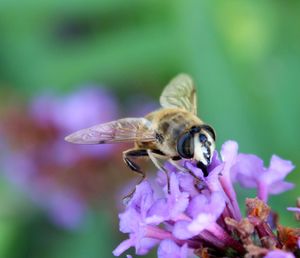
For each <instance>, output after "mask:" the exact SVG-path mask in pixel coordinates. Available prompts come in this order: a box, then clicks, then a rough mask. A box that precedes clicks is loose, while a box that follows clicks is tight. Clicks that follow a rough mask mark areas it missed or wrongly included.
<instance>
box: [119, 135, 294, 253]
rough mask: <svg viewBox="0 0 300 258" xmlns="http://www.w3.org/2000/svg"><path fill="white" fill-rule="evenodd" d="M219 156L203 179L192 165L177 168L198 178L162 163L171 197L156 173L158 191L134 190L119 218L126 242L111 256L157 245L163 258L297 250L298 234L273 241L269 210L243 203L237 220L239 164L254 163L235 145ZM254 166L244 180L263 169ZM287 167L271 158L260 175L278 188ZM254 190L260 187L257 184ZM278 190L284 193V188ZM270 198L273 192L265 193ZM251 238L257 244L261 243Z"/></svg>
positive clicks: (288, 232) (284, 233)
mask: <svg viewBox="0 0 300 258" xmlns="http://www.w3.org/2000/svg"><path fill="white" fill-rule="evenodd" d="M221 156H222V160H220V159H219V156H218V153H217V152H216V153H215V155H214V158H213V162H212V164H211V165H210V166H209V167H208V168H207V169H208V172H209V174H208V176H207V177H204V176H203V172H202V171H201V169H199V168H197V167H196V165H195V164H194V162H193V161H185V162H182V163H181V165H183V166H184V167H185V168H186V169H189V170H190V171H191V172H192V173H193V174H194V175H195V176H197V177H198V178H199V179H196V178H195V177H194V176H192V175H191V174H190V173H187V172H186V171H184V170H179V169H178V168H176V167H175V166H173V165H172V164H169V163H166V164H165V169H166V170H167V171H168V172H169V178H170V193H168V191H167V180H166V176H165V174H164V173H162V172H161V171H159V172H158V174H157V178H156V180H155V182H156V183H157V184H158V185H159V186H160V187H161V188H162V189H163V191H155V192H154V190H153V189H156V188H155V187H154V188H152V186H151V184H150V183H149V182H148V181H144V182H142V183H141V184H140V185H138V186H137V187H136V191H135V193H134V195H133V197H132V199H131V200H130V202H129V203H128V204H127V205H126V209H125V211H124V212H123V213H121V214H120V215H119V217H120V231H121V232H123V233H129V239H128V240H125V241H123V242H122V243H121V244H120V245H119V246H118V247H117V248H116V249H115V250H114V252H113V253H114V255H116V256H119V255H121V254H122V253H123V252H124V251H126V250H127V249H128V248H130V247H135V250H136V254H139V255H144V254H146V253H148V252H149V251H150V249H152V248H153V247H154V246H155V245H159V247H158V257H162V258H165V257H191V256H193V255H198V256H201V257H202V256H203V257H209V255H213V256H215V257H223V256H224V255H227V256H229V257H244V255H246V254H249V255H250V256H249V257H251V255H254V254H255V253H260V254H262V255H265V254H266V253H267V252H268V251H269V250H273V249H274V248H275V247H276V248H278V249H279V248H282V247H283V246H284V248H285V250H287V251H289V250H290V251H291V252H293V251H294V250H295V249H297V248H298V247H296V245H297V244H296V243H295V237H297V234H298V231H297V230H292V229H290V228H284V227H280V228H278V231H279V232H280V237H279V238H276V236H275V235H274V234H273V232H272V229H271V228H270V226H269V225H268V223H267V219H268V217H269V214H270V209H269V207H268V206H267V205H266V204H265V203H264V202H263V201H261V200H259V199H247V201H246V205H247V213H248V214H247V217H246V218H242V216H241V213H240V207H239V205H238V202H237V198H236V192H235V190H234V187H233V183H234V182H235V181H239V180H240V179H239V176H240V174H242V171H243V169H244V167H243V165H244V164H245V166H246V168H248V163H247V162H253V159H252V157H253V156H252V155H246V154H238V145H237V143H236V142H233V141H228V142H226V143H224V145H223V147H222V151H221ZM241 157H242V158H241ZM247 158H249V159H247ZM253 166H254V167H253V170H252V174H254V175H252V174H249V176H251V175H252V176H253V177H255V176H256V177H257V175H256V174H257V173H259V172H261V169H262V164H261V163H259V162H257V161H255V162H254V164H253ZM292 168H293V166H292V165H291V163H290V162H288V161H283V160H281V159H280V158H278V157H274V156H273V158H272V161H271V165H270V167H269V168H268V169H266V171H264V173H268V177H267V179H266V184H267V185H270V186H272V185H273V184H274V183H275V182H276V183H279V184H280V183H281V180H282V179H283V178H284V176H285V175H286V174H287V173H289V172H290V170H291V169H292ZM247 172H248V171H247ZM249 173H250V172H249ZM269 174H276V175H272V176H271V175H269ZM278 174H280V176H278ZM260 176H261V175H260ZM252 180H253V181H254V179H252ZM241 182H243V180H242V181H241ZM253 186H254V187H259V186H258V185H257V184H254V185H253ZM283 190H287V188H285V187H283V188H282V189H281V191H283ZM270 193H274V191H273V190H270ZM253 239H259V243H260V244H259V243H256V242H253ZM283 239H284V240H283ZM291 240H292V241H291ZM272 248H273V249H272ZM271 253H272V252H270V253H269V254H271ZM269 254H268V255H269ZM274 254H278V255H279V254H280V252H279V251H278V252H277V253H276V252H275V253H274ZM284 254H288V253H284ZM268 257H271V256H268ZM278 257H279V256H278ZM287 257H289V256H287ZM290 257H292V256H290Z"/></svg>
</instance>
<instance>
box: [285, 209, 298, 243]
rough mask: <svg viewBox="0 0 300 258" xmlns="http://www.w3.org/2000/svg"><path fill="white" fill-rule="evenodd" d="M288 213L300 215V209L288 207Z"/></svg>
mask: <svg viewBox="0 0 300 258" xmlns="http://www.w3.org/2000/svg"><path fill="white" fill-rule="evenodd" d="M287 210H288V211H291V212H297V213H300V208H297V207H288V208H287ZM299 240H300V239H299Z"/></svg>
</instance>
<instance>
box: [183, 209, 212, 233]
mask: <svg viewBox="0 0 300 258" xmlns="http://www.w3.org/2000/svg"><path fill="white" fill-rule="evenodd" d="M215 221H216V216H214V215H213V214H210V213H200V214H199V215H198V216H197V217H196V218H195V219H194V220H193V221H192V222H191V223H190V224H189V225H188V227H187V229H188V231H189V232H191V233H192V234H193V235H198V234H199V233H200V232H201V231H203V230H204V229H206V228H208V227H209V226H210V225H212V224H213V223H214V222H215Z"/></svg>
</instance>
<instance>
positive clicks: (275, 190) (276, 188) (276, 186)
mask: <svg viewBox="0 0 300 258" xmlns="http://www.w3.org/2000/svg"><path fill="white" fill-rule="evenodd" d="M294 187H295V185H294V184H293V183H289V182H275V183H273V184H271V185H270V187H269V189H268V190H269V191H268V192H269V194H280V193H283V192H285V191H288V190H291V189H293V188H294Z"/></svg>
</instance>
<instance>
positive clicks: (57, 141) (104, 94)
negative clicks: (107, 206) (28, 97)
mask: <svg viewBox="0 0 300 258" xmlns="http://www.w3.org/2000/svg"><path fill="white" fill-rule="evenodd" d="M117 113H118V105H117V102H116V100H115V98H114V96H113V95H112V94H111V93H110V92H109V91H108V90H105V89H103V88H100V87H96V86H93V85H91V86H85V87H84V88H81V89H78V90H77V91H75V92H73V93H71V94H68V95H65V96H56V95H54V94H49V93H48V94H43V95H39V96H37V97H35V98H34V99H33V101H32V102H31V103H30V104H29V106H28V107H26V108H22V109H21V108H19V109H15V111H14V113H12V114H11V113H8V114H7V117H6V122H5V123H3V124H2V125H1V126H0V127H1V128H0V130H1V133H3V135H5V137H4V138H5V139H6V140H5V141H4V142H3V143H2V144H3V145H5V146H4V148H3V149H4V150H5V152H4V153H3V155H2V157H1V159H3V162H2V163H3V170H4V171H5V174H6V176H7V178H9V180H10V181H11V182H13V183H15V184H17V185H18V188H19V189H21V190H23V191H25V192H27V193H28V195H29V196H30V197H31V198H32V200H34V201H35V202H36V203H37V204H38V205H39V206H41V207H43V208H44V209H45V210H46V211H48V213H49V215H50V217H51V218H52V219H53V221H54V222H56V223H57V224H59V225H61V226H63V227H67V228H72V227H74V226H76V225H78V223H79V222H80V220H81V218H82V217H83V215H84V213H85V211H86V208H87V206H88V205H89V202H94V201H95V199H96V198H99V195H101V194H102V193H103V192H104V191H105V188H106V187H107V186H106V185H105V183H104V182H107V181H109V179H108V178H107V179H105V177H109V174H110V173H109V172H108V173H99V170H102V169H103V170H107V167H108V166H109V164H108V160H109V159H107V157H108V156H109V157H110V160H111V158H113V157H114V156H115V153H116V152H117V151H116V150H118V149H119V146H117V145H103V146H96V145H95V146H79V145H78V146H76V148H75V147H74V146H73V145H71V144H68V143H66V142H64V141H63V138H64V137H65V136H66V135H67V134H69V133H72V132H74V131H76V130H78V129H82V128H84V127H88V126H91V125H95V124H99V123H104V122H108V121H111V120H114V119H116V118H117ZM20 128H22V130H20Z"/></svg>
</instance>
